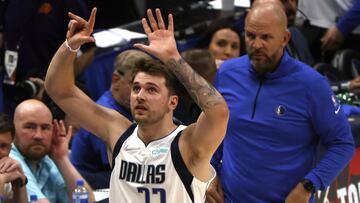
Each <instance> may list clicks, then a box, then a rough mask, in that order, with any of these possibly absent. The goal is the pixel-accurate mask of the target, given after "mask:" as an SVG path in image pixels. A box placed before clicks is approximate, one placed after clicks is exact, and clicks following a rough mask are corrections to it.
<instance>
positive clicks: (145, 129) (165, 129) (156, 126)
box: [138, 119, 177, 146]
mask: <svg viewBox="0 0 360 203" xmlns="http://www.w3.org/2000/svg"><path fill="white" fill-rule="evenodd" d="M176 127H177V126H176V125H175V124H174V123H173V121H172V120H171V121H168V120H166V119H163V120H161V121H159V122H156V123H152V124H149V125H144V124H143V125H139V130H138V136H139V138H140V139H141V140H142V141H143V142H144V144H145V145H146V146H147V145H148V144H149V143H150V142H152V141H154V140H159V139H161V138H163V137H166V136H168V135H169V134H170V133H171V132H172V131H174V130H175V129H176Z"/></svg>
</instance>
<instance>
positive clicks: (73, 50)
mask: <svg viewBox="0 0 360 203" xmlns="http://www.w3.org/2000/svg"><path fill="white" fill-rule="evenodd" d="M65 45H66V47H67V49H68V50H69V51H71V52H74V53H76V52H78V51H79V50H80V47H81V46H80V47H78V48H77V49H73V48H71V47H70V45H69V43H68V40H67V38H66V39H65Z"/></svg>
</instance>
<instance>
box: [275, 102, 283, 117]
mask: <svg viewBox="0 0 360 203" xmlns="http://www.w3.org/2000/svg"><path fill="white" fill-rule="evenodd" d="M275 112H276V114H277V115H278V116H282V115H284V114H285V107H283V106H282V105H279V106H278V107H276V109H275Z"/></svg>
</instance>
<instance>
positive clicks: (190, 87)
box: [168, 58, 224, 110]
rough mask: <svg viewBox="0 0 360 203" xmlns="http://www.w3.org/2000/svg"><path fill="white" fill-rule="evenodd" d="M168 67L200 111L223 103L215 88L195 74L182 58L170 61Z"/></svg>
mask: <svg viewBox="0 0 360 203" xmlns="http://www.w3.org/2000/svg"><path fill="white" fill-rule="evenodd" d="M168 66H169V67H170V69H171V70H172V71H173V73H174V74H175V75H176V77H177V78H178V80H179V81H180V82H181V83H182V84H183V85H184V86H185V88H186V89H187V91H188V92H189V94H190V96H191V97H192V98H193V99H194V101H195V102H196V103H197V104H198V105H199V107H200V108H201V109H202V110H205V109H206V108H211V107H213V106H215V105H218V104H220V103H223V102H224V99H223V97H222V96H221V95H220V93H219V92H218V91H217V90H216V89H215V87H214V86H212V85H211V84H210V83H208V82H207V81H206V80H205V79H204V78H202V77H201V76H200V75H199V74H198V73H197V72H195V71H194V70H193V69H192V68H191V67H190V66H189V64H187V63H186V61H185V60H184V59H183V58H180V59H179V60H178V61H175V60H170V61H169V62H168Z"/></svg>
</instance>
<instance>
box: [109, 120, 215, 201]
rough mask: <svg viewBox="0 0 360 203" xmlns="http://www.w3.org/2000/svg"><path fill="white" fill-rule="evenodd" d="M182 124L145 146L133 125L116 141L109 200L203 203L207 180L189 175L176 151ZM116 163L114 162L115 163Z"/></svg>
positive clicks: (211, 175)
mask: <svg viewBox="0 0 360 203" xmlns="http://www.w3.org/2000/svg"><path fill="white" fill-rule="evenodd" d="M184 128H185V126H182V125H181V126H179V127H178V128H177V129H176V130H174V131H173V132H172V133H170V134H169V135H168V136H166V137H164V138H161V139H159V140H155V141H152V142H151V143H149V144H148V146H145V145H144V143H143V142H142V141H141V140H140V139H139V137H138V133H137V131H138V127H137V126H135V125H132V126H131V127H130V128H129V129H128V130H127V131H126V132H125V133H124V134H123V135H122V136H121V137H120V139H119V140H118V142H117V143H116V146H115V149H114V152H113V166H114V168H113V170H112V173H111V178H110V195H109V202H110V203H120V202H121V203H132V202H133V203H190V202H191V203H202V202H205V191H206V189H207V187H208V185H209V184H210V182H211V181H212V180H213V179H214V177H215V174H216V173H215V170H214V169H213V168H212V170H211V171H210V172H209V174H210V178H209V181H208V182H201V181H200V180H198V179H196V178H195V177H193V176H192V175H191V173H190V172H189V170H188V169H187V167H186V165H185V163H184V161H183V159H182V157H181V155H180V151H179V145H178V140H179V137H180V136H181V132H182V130H183V129H184ZM114 162H115V163H114Z"/></svg>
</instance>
